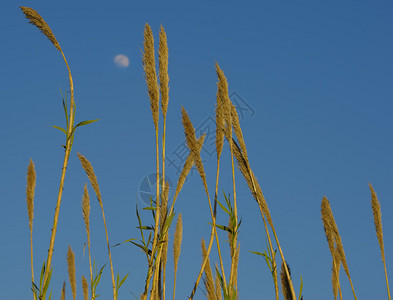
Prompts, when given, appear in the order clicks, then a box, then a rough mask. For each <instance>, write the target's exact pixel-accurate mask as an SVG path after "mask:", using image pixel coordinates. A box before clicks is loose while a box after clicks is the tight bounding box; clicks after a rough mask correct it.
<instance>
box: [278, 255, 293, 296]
mask: <svg viewBox="0 0 393 300" xmlns="http://www.w3.org/2000/svg"><path fill="white" fill-rule="evenodd" d="M286 265H287V268H288V273H289V278H288V276H287V273H286V272H285V267H284V262H282V263H281V272H280V277H281V288H282V294H283V295H284V299H285V300H292V299H293V297H292V295H291V288H290V285H289V281H290V280H291V269H290V268H289V265H288V264H286Z"/></svg>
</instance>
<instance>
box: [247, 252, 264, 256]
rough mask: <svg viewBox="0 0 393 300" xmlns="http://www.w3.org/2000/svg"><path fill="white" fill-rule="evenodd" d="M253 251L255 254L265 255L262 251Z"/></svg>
mask: <svg viewBox="0 0 393 300" xmlns="http://www.w3.org/2000/svg"><path fill="white" fill-rule="evenodd" d="M250 252H251V253H254V254H256V255H260V256H265V254H264V253H261V252H257V251H250Z"/></svg>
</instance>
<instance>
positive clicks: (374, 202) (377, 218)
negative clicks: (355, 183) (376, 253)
mask: <svg viewBox="0 0 393 300" xmlns="http://www.w3.org/2000/svg"><path fill="white" fill-rule="evenodd" d="M369 187H370V191H371V208H372V210H373V216H374V224H375V231H376V233H377V239H378V244H379V248H380V250H381V258H382V262H383V266H384V269H385V281H386V289H387V293H388V298H389V300H390V299H391V297H390V289H389V281H388V273H387V270H386V261H385V249H384V245H383V231H382V213H381V203H380V202H379V200H378V198H377V195H376V194H375V192H374V189H373V186H372V185H371V184H369Z"/></svg>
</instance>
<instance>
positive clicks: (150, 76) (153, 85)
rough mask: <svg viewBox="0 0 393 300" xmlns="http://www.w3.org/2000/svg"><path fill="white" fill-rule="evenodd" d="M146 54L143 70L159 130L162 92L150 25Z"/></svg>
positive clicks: (146, 31) (151, 107)
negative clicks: (159, 86) (159, 85)
mask: <svg viewBox="0 0 393 300" xmlns="http://www.w3.org/2000/svg"><path fill="white" fill-rule="evenodd" d="M143 46H144V51H145V52H144V53H143V55H142V63H143V69H144V70H145V79H146V83H147V91H148V93H149V98H150V109H151V112H152V115H153V122H154V126H155V128H156V131H157V130H158V119H159V105H160V91H159V88H158V84H157V75H156V60H155V58H154V38H153V33H152V31H151V28H150V26H149V24H146V25H145V32H144V41H143Z"/></svg>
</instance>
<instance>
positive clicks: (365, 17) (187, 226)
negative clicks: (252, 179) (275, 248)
mask: <svg viewBox="0 0 393 300" xmlns="http://www.w3.org/2000/svg"><path fill="white" fill-rule="evenodd" d="M239 3H240V2H239V1H225V2H224V1H213V2H212V1H198V3H197V2H195V1H193V2H190V1H186V2H185V1H172V2H171V3H168V4H165V5H164V4H162V3H159V2H153V1H144V2H141V1H138V2H136V1H134V2H131V1H117V0H116V1H112V2H110V1H94V2H93V1H75V0H70V1H65V2H64V1H63V2H58V1H33V2H31V1H25V2H22V1H19V0H18V1H8V2H4V3H2V4H1V10H0V14H1V17H0V28H1V31H0V32H1V40H2V47H1V55H0V65H1V72H0V82H1V85H0V88H1V98H2V107H1V109H0V124H1V125H0V137H1V142H2V147H1V155H0V165H1V168H0V170H1V171H0V182H1V184H0V198H1V201H0V205H1V206H0V212H1V217H0V228H1V237H2V242H1V248H0V249H1V250H0V253H1V255H0V257H1V259H0V270H1V271H0V294H1V296H0V298H1V299H28V298H30V297H31V292H30V267H29V266H30V252H29V249H30V242H29V229H28V217H27V209H26V200H25V186H26V170H27V166H28V162H29V159H30V158H32V159H33V160H34V162H35V165H36V171H37V188H36V198H35V211H34V215H35V218H34V233H33V234H34V261H35V265H34V267H35V271H36V278H37V277H39V274H38V273H39V271H40V268H41V265H42V262H43V261H44V259H45V258H46V253H47V249H48V246H49V238H50V228H51V226H52V222H53V215H54V209H55V201H56V196H57V189H58V184H59V180H60V174H61V164H62V159H63V153H64V151H63V149H62V147H61V144H63V143H64V136H63V134H62V133H61V132H60V131H58V130H55V129H53V128H52V127H50V125H58V126H62V125H63V124H64V115H63V111H62V106H61V95H60V92H59V89H61V90H63V91H65V90H67V89H68V77H67V72H66V69H65V66H64V63H63V60H62V57H61V56H60V54H59V52H58V51H56V49H55V48H54V47H53V46H52V45H51V43H50V42H49V41H48V40H47V39H46V38H45V37H44V36H43V35H42V34H41V33H39V31H38V30H37V29H36V28H34V27H33V26H32V25H30V24H28V22H27V20H26V19H25V18H24V16H23V14H22V12H21V11H20V9H19V7H18V6H19V5H24V6H30V7H33V8H34V9H36V10H37V11H38V12H39V13H40V14H41V15H42V16H43V17H44V19H45V20H46V21H47V22H48V23H49V25H50V26H51V28H52V30H53V32H54V34H55V35H56V38H57V39H58V41H59V42H60V44H61V47H62V49H63V50H64V52H65V55H66V57H67V59H68V61H69V64H70V67H71V70H72V74H73V78H74V82H75V99H76V103H77V111H76V119H77V121H82V120H86V119H96V118H99V119H100V121H99V122H97V123H94V124H92V125H89V126H87V127H82V128H80V130H78V132H77V134H76V137H75V142H74V147H73V151H72V154H71V158H70V161H69V167H68V171H67V175H66V182H65V189H64V195H63V202H62V206H61V210H60V219H59V227H58V233H57V237H56V243H55V251H54V259H53V266H54V271H53V280H52V284H51V288H52V289H53V298H54V299H57V298H59V297H60V290H61V286H62V282H63V280H66V281H67V298H68V299H70V298H71V291H70V289H69V283H68V275H67V271H66V270H67V267H66V251H67V247H68V245H71V247H72V248H73V250H74V251H75V255H76V263H77V278H78V282H77V284H78V298H79V299H81V298H82V291H81V284H80V282H81V281H80V278H81V276H82V275H84V276H86V277H87V276H88V272H89V268H88V260H87V255H86V254H87V253H85V256H84V257H83V245H84V243H85V242H86V234H85V229H84V223H83V219H82V213H81V208H80V204H81V200H82V192H83V185H84V184H85V182H86V181H87V177H86V175H85V173H84V171H83V169H82V168H81V165H80V163H79V161H78V158H77V155H76V152H77V151H78V152H80V153H82V154H84V155H85V156H86V157H87V158H88V159H89V160H90V161H91V162H92V164H93V166H94V168H95V171H96V175H97V177H98V180H99V184H100V188H101V191H102V195H103V203H104V208H105V213H106V218H107V223H108V229H109V235H110V241H111V244H116V243H118V242H121V241H123V240H126V239H129V238H138V237H139V235H138V234H139V232H138V230H137V229H136V228H135V227H136V226H137V219H136V216H135V204H136V202H138V203H140V202H141V198H140V193H139V190H140V184H141V182H142V181H143V179H144V178H145V177H146V176H148V175H149V174H152V173H154V172H155V137H154V127H153V122H152V118H151V112H150V108H149V99H148V95H147V92H146V84H145V81H144V76H143V68H142V62H141V49H142V48H143V29H144V25H145V24H146V22H148V23H149V24H150V25H151V27H152V29H153V32H154V35H155V37H156V41H158V32H159V28H160V25H161V24H162V25H163V26H164V27H165V30H166V32H167V36H168V45H169V56H170V58H169V76H170V102H169V109H168V124H167V129H168V132H167V156H168V158H171V159H176V158H177V157H176V154H175V153H177V152H176V150H177V149H178V147H179V146H181V145H182V143H183V142H184V136H183V129H182V126H181V114H180V108H181V105H183V106H184V107H185V108H186V110H187V111H188V112H189V115H190V118H191V120H192V122H193V123H194V126H195V127H198V126H200V125H202V124H204V123H203V122H204V121H207V122H209V117H213V116H214V106H215V95H216V82H217V78H216V73H215V69H214V63H215V62H218V63H219V64H220V66H221V67H222V69H223V70H224V72H225V74H226V76H227V78H228V82H229V89H230V92H235V93H236V99H237V100H238V101H240V102H239V103H243V105H245V106H243V108H244V107H246V108H247V110H245V111H244V118H243V119H242V120H241V125H242V129H243V132H244V135H245V140H246V144H247V146H248V152H249V158H250V163H251V167H252V168H253V171H254V173H255V174H256V176H257V178H258V180H259V182H260V184H261V186H262V190H263V192H264V194H265V196H266V199H267V202H268V205H269V208H270V212H271V215H272V218H273V222H274V224H275V226H276V229H277V233H278V236H279V239H280V242H281V244H282V246H283V251H284V254H285V257H286V259H287V261H288V263H289V265H290V267H291V269H292V275H293V279H294V284H295V290H296V292H298V290H299V285H300V276H302V278H303V282H304V290H303V293H304V299H306V300H310V299H321V300H324V299H332V298H333V294H332V288H331V261H332V259H331V256H330V253H329V250H328V245H327V242H326V238H325V235H324V230H323V226H322V222H321V217H320V203H321V199H322V197H323V196H324V195H326V196H327V197H328V199H329V200H330V203H331V206H332V210H333V213H334V216H335V218H336V222H337V225H338V228H339V231H340V234H341V237H342V241H343V244H344V249H345V252H346V256H347V261H348V265H349V270H350V272H351V276H352V280H353V284H354V287H355V289H356V292H357V294H358V296H359V299H386V298H387V297H386V286H385V281H384V273H383V265H382V261H381V258H380V253H379V247H378V243H377V238H376V235H375V231H374V224H373V218H372V211H371V206H370V200H371V196H370V191H369V189H368V183H372V184H373V186H374V189H375V191H376V192H377V195H378V198H379V200H380V201H381V205H382V218H383V219H382V222H383V228H384V237H385V249H386V260H387V265H388V274H389V275H390V278H391V281H393V257H392V251H393V218H392V216H391V214H392V211H393V204H392V197H393V186H392V182H393V171H392V170H393V159H392V153H393V143H392V128H393V122H392V114H393V85H392V80H393V71H392V70H393V68H392V63H393V61H392V53H393V42H392V36H393V19H392V15H393V5H392V3H391V2H390V1H377V2H375V1H329V2H326V1H296V3H294V2H290V1H284V2H280V3H278V2H275V3H273V1H253V2H251V1H243V2H242V4H239ZM156 45H157V44H156ZM118 54H124V55H126V56H128V58H129V60H130V65H129V66H128V68H119V67H118V66H116V64H115V63H114V61H113V59H114V57H115V56H116V55H118ZM209 126H210V125H209ZM209 126H207V127H209ZM209 128H210V129H211V127H209ZM213 129H214V128H213ZM203 158H204V162H205V168H206V173H207V180H208V185H209V189H210V192H211V193H212V194H213V193H214V184H215V165H216V161H215V154H213V155H212V156H209V155H208V154H206V153H205V154H204V157H203ZM229 159H230V157H229V154H228V147H227V145H225V149H224V154H223V159H222V174H223V175H222V176H221V179H220V180H221V186H220V189H221V191H222V190H224V191H225V192H226V193H230V192H231V191H230V186H231V178H230V176H229V174H230V173H229V172H230V165H229V161H230V160H229ZM167 171H168V172H167V176H168V177H169V178H170V179H171V180H172V182H176V181H177V176H178V175H177V173H176V169H175V168H174V167H168V169H167ZM236 176H237V177H236V178H237V179H236V182H237V191H238V204H239V207H238V210H239V215H240V216H241V217H242V220H243V221H242V225H241V229H240V236H239V239H240V244H241V252H240V263H239V295H240V299H253V298H259V299H273V298H274V289H273V284H272V279H271V277H270V272H269V270H268V268H267V266H266V264H265V262H264V261H263V259H262V258H261V257H257V256H255V255H254V254H251V253H250V251H263V250H264V249H265V247H266V246H265V233H264V229H263V223H262V220H261V216H260V214H259V211H258V208H257V204H256V203H255V201H254V200H253V198H252V196H251V194H250V193H249V191H248V188H247V186H246V184H245V182H244V180H243V178H241V175H240V173H236ZM90 194H91V196H92V210H91V224H92V225H91V226H92V228H91V233H92V241H91V243H92V254H93V257H94V258H95V259H96V261H97V263H98V265H100V266H101V265H103V264H104V263H106V262H107V253H106V242H105V235H104V227H103V223H102V217H101V214H100V210H99V206H98V203H97V201H96V200H95V199H94V197H93V195H94V194H93V190H92V189H90ZM221 199H222V196H221ZM176 211H177V212H182V214H183V220H184V232H183V236H184V239H183V244H182V254H181V257H180V267H179V273H178V274H179V277H178V285H177V286H178V289H177V294H176V295H177V298H178V299H185V297H186V296H187V295H189V293H190V292H191V290H192V287H193V284H194V281H195V279H196V276H197V273H198V271H199V267H200V264H201V251H200V240H201V238H205V239H208V236H209V232H210V225H208V223H209V221H210V213H209V209H208V202H207V199H206V196H205V194H204V192H203V188H202V184H201V180H200V178H199V177H198V176H196V173H195V174H194V175H192V176H191V177H190V178H189V180H188V181H187V183H186V185H185V186H184V188H183V191H182V192H181V194H180V196H179V199H178V202H177V207H176ZM219 218H220V219H219V220H220V222H221V223H224V222H226V219H224V217H223V214H222V213H221V215H220V216H219ZM145 221H146V222H147V223H150V222H151V219H149V218H148V216H147V214H146V215H145ZM172 234H173V229H171V231H170V237H172ZM226 239H227V237H226V235H225V234H221V244H222V245H223V247H224V248H225V249H228V247H227V245H226V244H225V242H224V241H225V240H226ZM112 256H113V263H114V268H115V272H116V273H117V272H119V273H120V274H121V275H125V274H126V273H129V277H128V279H127V281H126V283H125V285H124V286H123V287H122V288H121V290H120V297H119V299H133V298H132V296H131V294H130V292H129V291H131V292H132V293H134V294H135V295H139V294H140V293H141V292H142V290H143V287H144V279H145V275H146V261H145V256H144V255H143V254H142V252H140V251H139V250H138V249H137V248H136V247H135V246H133V245H131V244H125V245H122V246H119V247H116V248H113V249H112ZM225 256H226V257H228V252H227V250H226V252H225ZM168 260H169V267H168V295H171V291H172V287H171V286H172V274H173V273H172V256H171V255H170V256H169V258H168ZM212 260H213V261H216V256H215V254H213V255H212ZM227 266H228V263H227ZM228 268H229V267H227V269H228ZM227 272H228V271H227ZM341 283H342V287H343V294H344V298H345V299H351V297H352V296H351V291H350V287H349V283H348V280H347V279H346V277H345V274H344V273H343V272H342V273H341ZM98 292H99V294H101V299H110V297H111V282H110V272H109V268H108V267H106V268H105V271H104V274H103V277H102V281H101V284H100V285H99V287H98ZM203 298H204V287H203V285H200V289H199V290H198V292H197V295H196V299H203Z"/></svg>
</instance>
